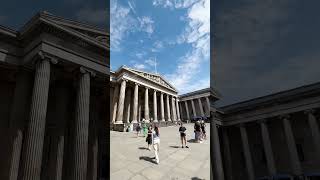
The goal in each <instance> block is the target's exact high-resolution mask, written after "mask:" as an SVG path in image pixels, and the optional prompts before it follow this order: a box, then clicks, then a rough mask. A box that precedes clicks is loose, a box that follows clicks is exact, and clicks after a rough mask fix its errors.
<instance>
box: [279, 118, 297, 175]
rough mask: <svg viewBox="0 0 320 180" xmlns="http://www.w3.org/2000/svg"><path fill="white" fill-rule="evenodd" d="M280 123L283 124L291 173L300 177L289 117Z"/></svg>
mask: <svg viewBox="0 0 320 180" xmlns="http://www.w3.org/2000/svg"><path fill="white" fill-rule="evenodd" d="M282 123H283V127H284V132H285V137H286V141H287V145H288V150H289V156H290V161H291V163H290V164H291V166H292V170H293V173H294V174H295V175H301V174H302V169H301V164H300V160H299V156H298V152H297V147H296V142H295V139H294V136H293V132H292V127H291V124H290V121H289V117H283V118H282Z"/></svg>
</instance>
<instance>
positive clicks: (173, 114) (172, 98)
mask: <svg viewBox="0 0 320 180" xmlns="http://www.w3.org/2000/svg"><path fill="white" fill-rule="evenodd" d="M171 107H172V108H171V109H172V121H177V115H176V108H175V103H174V97H173V96H171Z"/></svg>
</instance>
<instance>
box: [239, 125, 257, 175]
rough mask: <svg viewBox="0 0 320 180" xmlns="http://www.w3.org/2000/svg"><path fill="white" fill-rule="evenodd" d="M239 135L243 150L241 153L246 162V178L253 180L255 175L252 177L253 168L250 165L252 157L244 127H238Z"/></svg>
mask: <svg viewBox="0 0 320 180" xmlns="http://www.w3.org/2000/svg"><path fill="white" fill-rule="evenodd" d="M240 133H241V140H242V148H243V152H244V156H245V160H246V166H247V171H248V176H249V179H250V180H254V179H255V175H254V168H253V164H252V157H251V152H250V146H249V141H248V135H247V130H246V127H245V126H244V125H243V124H241V125H240Z"/></svg>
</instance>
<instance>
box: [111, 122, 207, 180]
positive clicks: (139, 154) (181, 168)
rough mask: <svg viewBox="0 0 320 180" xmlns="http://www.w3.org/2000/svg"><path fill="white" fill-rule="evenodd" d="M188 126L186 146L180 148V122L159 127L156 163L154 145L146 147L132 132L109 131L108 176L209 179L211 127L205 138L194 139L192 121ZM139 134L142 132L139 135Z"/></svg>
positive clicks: (134, 179)
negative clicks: (157, 162) (199, 141)
mask: <svg viewBox="0 0 320 180" xmlns="http://www.w3.org/2000/svg"><path fill="white" fill-rule="evenodd" d="M185 127H186V128H187V141H189V140H191V142H189V143H188V142H187V145H188V146H189V148H188V149H186V148H181V142H180V136H179V132H178V129H179V126H172V127H162V128H160V138H161V142H160V143H161V144H160V152H159V157H160V163H159V164H155V159H153V158H154V157H155V155H154V151H153V148H152V150H151V151H149V150H147V149H146V147H147V143H146V142H145V138H144V137H138V138H137V137H136V134H135V132H134V133H133V132H115V131H111V132H110V136H111V138H110V141H111V144H110V145H111V146H110V148H111V152H110V173H111V180H127V179H130V180H154V179H164V180H187V179H189V180H200V179H206V180H209V179H210V139H209V138H210V131H209V129H210V128H209V127H210V126H209V124H207V126H206V131H207V140H205V141H204V142H203V143H193V142H192V139H194V133H193V124H185ZM141 136H142V135H141Z"/></svg>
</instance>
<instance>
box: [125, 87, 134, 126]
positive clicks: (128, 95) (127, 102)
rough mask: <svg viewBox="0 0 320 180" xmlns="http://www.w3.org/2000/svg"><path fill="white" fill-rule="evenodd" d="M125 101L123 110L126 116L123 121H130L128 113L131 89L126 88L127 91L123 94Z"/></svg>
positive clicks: (129, 110) (129, 111)
mask: <svg viewBox="0 0 320 180" xmlns="http://www.w3.org/2000/svg"><path fill="white" fill-rule="evenodd" d="M125 97H126V98H125V101H126V108H125V109H126V110H125V113H126V114H125V115H126V116H125V117H126V119H125V123H129V122H130V118H131V117H130V113H131V100H132V98H131V89H128V90H127V93H126V95H125Z"/></svg>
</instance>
